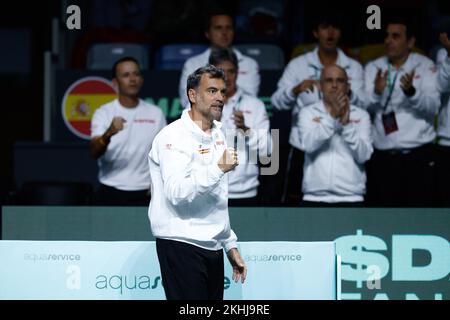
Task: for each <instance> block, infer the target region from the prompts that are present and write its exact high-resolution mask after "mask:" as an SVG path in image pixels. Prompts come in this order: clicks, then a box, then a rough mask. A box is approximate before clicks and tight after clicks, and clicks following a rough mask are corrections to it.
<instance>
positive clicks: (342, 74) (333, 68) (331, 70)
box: [320, 64, 348, 82]
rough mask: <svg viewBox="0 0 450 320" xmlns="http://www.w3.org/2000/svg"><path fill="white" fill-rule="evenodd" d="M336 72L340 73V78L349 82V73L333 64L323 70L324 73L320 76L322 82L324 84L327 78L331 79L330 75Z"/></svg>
mask: <svg viewBox="0 0 450 320" xmlns="http://www.w3.org/2000/svg"><path fill="white" fill-rule="evenodd" d="M336 71H337V72H338V73H339V77H343V78H345V79H346V80H347V81H348V76H347V71H345V69H344V68H342V67H340V66H338V65H336V64H333V65H330V66H326V67H325V68H323V69H322V73H321V74H320V82H322V81H323V80H324V79H325V77H327V76H328V77H329V74H330V73H333V74H335V73H336Z"/></svg>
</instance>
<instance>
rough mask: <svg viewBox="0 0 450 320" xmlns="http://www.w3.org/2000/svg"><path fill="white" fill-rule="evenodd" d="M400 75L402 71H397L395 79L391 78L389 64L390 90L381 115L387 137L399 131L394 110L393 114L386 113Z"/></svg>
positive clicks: (389, 65)
mask: <svg viewBox="0 0 450 320" xmlns="http://www.w3.org/2000/svg"><path fill="white" fill-rule="evenodd" d="M399 73H400V70H397V73H396V74H395V76H394V79H393V80H391V79H392V77H391V64H390V63H389V64H388V88H389V93H388V97H387V99H386V102H385V103H384V106H383V113H382V114H381V120H382V122H383V127H384V132H385V134H386V135H389V134H391V133H393V132H396V131H398V125H397V119H396V117H395V111H394V110H392V111H391V112H388V113H386V108H387V106H388V105H389V103H390V102H391V99H392V94H393V93H394V89H395V83H396V82H397V78H398V74H399Z"/></svg>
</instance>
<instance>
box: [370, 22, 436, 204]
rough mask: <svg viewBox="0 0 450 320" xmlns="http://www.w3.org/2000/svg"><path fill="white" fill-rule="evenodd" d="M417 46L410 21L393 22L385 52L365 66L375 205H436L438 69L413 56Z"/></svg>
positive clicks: (388, 24)
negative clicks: (370, 124)
mask: <svg viewBox="0 0 450 320" xmlns="http://www.w3.org/2000/svg"><path fill="white" fill-rule="evenodd" d="M414 44H415V37H414V32H413V27H412V26H411V24H410V23H409V21H408V19H407V18H405V17H395V18H391V19H389V20H388V21H387V25H386V38H385V52H386V54H385V55H384V56H382V57H380V58H378V59H376V60H374V61H372V62H370V63H368V64H367V65H366V68H365V90H366V99H365V100H364V101H365V104H364V107H365V108H366V110H367V111H368V112H369V113H370V114H371V116H372V121H373V140H374V147H375V152H374V155H373V157H372V159H371V161H370V163H369V164H368V170H367V172H368V178H369V184H368V194H367V198H368V199H367V200H368V202H369V203H370V205H374V206H387V207H391V206H392V207H395V206H401V207H404V206H406V207H408V206H431V205H433V197H434V195H433V190H434V184H435V179H434V175H435V171H434V165H435V155H434V153H435V150H434V148H435V146H434V141H435V138H436V130H435V128H434V122H435V117H436V115H437V113H438V110H439V105H440V99H439V92H438V89H437V85H436V76H437V70H436V66H435V65H434V63H433V61H431V60H430V59H429V58H427V57H425V56H423V55H421V54H418V53H414V52H412V49H413V47H414Z"/></svg>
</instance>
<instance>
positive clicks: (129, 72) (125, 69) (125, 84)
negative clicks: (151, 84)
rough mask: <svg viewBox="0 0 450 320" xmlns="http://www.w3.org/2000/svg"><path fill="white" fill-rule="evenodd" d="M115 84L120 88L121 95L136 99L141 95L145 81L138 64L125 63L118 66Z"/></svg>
mask: <svg viewBox="0 0 450 320" xmlns="http://www.w3.org/2000/svg"><path fill="white" fill-rule="evenodd" d="M113 83H114V85H115V86H116V87H117V88H118V90H119V95H123V96H128V97H136V96H138V95H139V91H140V90H141V87H142V84H143V83H144V79H143V78H142V75H141V71H140V70H139V66H138V65H137V64H136V63H134V62H132V61H125V62H122V63H119V64H118V65H117V68H116V77H115V78H114V79H113Z"/></svg>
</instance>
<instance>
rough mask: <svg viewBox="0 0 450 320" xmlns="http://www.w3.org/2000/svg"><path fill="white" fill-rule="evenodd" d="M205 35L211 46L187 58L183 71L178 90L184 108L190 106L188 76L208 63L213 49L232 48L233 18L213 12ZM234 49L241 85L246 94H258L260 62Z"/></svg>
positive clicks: (239, 83) (238, 79) (238, 80)
mask: <svg viewBox="0 0 450 320" xmlns="http://www.w3.org/2000/svg"><path fill="white" fill-rule="evenodd" d="M205 37H206V38H207V39H208V40H209V42H210V48H209V49H207V50H206V51H205V52H203V53H201V54H199V55H196V56H193V57H191V58H189V59H187V60H186V62H185V63H184V66H183V70H182V71H181V77H180V84H179V87H178V92H179V95H180V103H181V106H182V107H183V108H187V107H189V100H188V99H187V96H186V80H187V78H188V76H189V75H190V74H191V73H192V72H194V71H195V70H196V69H198V68H200V67H203V66H204V65H206V64H207V63H208V60H209V56H210V54H211V50H215V49H224V48H231V46H232V43H233V39H234V23H233V18H232V17H231V16H229V15H228V14H224V13H214V14H211V15H210V17H209V20H208V26H207V28H206V31H205ZM233 51H234V53H235V54H236V56H237V58H238V62H239V74H238V78H237V82H238V85H239V87H240V88H241V89H242V91H244V92H245V93H246V94H249V95H252V96H257V95H258V91H259V84H260V82H261V79H260V75H259V66H258V63H257V62H256V61H255V60H254V59H252V58H250V57H248V56H245V55H243V54H242V53H241V52H240V51H238V50H236V49H233Z"/></svg>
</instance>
